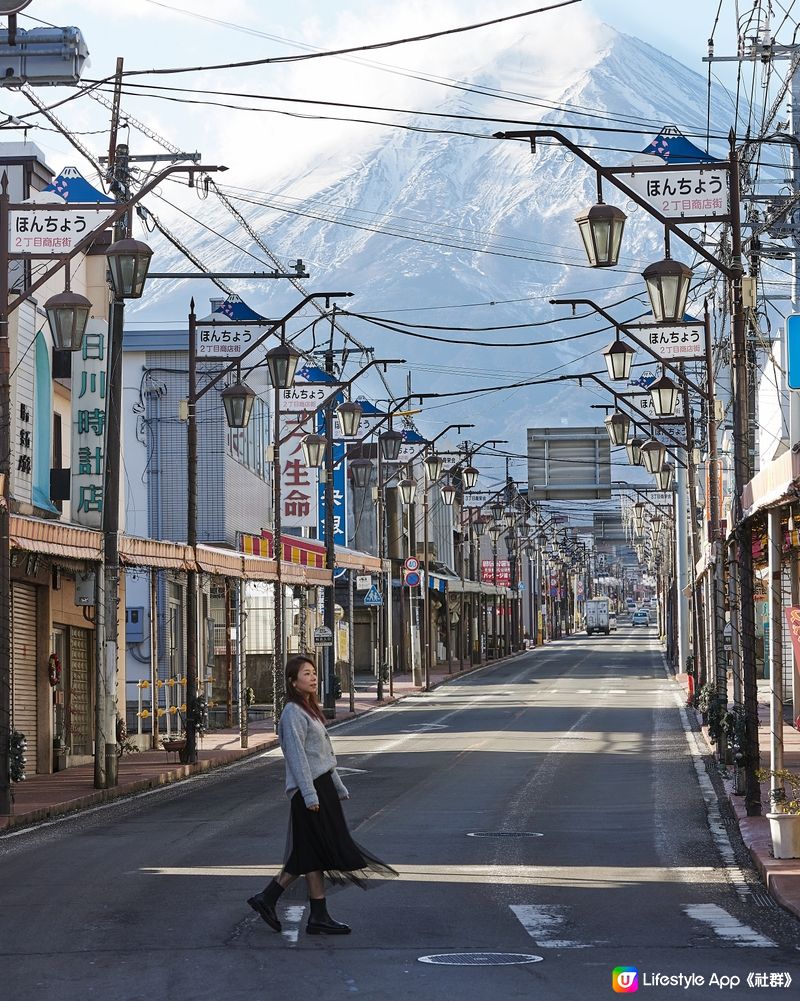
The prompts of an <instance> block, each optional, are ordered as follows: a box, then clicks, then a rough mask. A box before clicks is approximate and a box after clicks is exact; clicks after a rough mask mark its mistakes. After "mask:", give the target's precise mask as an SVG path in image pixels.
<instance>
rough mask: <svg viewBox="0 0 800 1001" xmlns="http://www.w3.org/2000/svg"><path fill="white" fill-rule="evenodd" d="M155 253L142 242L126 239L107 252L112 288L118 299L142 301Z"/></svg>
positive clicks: (112, 246)
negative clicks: (151, 259) (151, 260)
mask: <svg viewBox="0 0 800 1001" xmlns="http://www.w3.org/2000/svg"><path fill="white" fill-rule="evenodd" d="M152 256H153V251H152V250H151V249H150V247H148V246H147V244H146V243H142V241H141V240H133V239H131V238H130V237H125V238H124V239H122V240H117V241H116V242H115V243H112V244H111V246H110V247H109V248H108V250H107V251H106V259H107V261H108V270H109V271H110V272H111V287H112V288H113V289H114V295H115V296H116V297H117V298H118V299H140V298H141V296H142V292H144V283H145V281H146V280H147V272H148V270H149V269H150V258H151V257H152Z"/></svg>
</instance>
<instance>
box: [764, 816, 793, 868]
mask: <svg viewBox="0 0 800 1001" xmlns="http://www.w3.org/2000/svg"><path fill="white" fill-rule="evenodd" d="M767 820H768V821H769V832H770V835H771V836H772V854H773V855H774V856H775V858H800V813H768V814H767Z"/></svg>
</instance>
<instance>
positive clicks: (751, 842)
mask: <svg viewBox="0 0 800 1001" xmlns="http://www.w3.org/2000/svg"><path fill="white" fill-rule="evenodd" d="M676 680H678V681H679V682H682V687H683V690H684V691H685V690H686V675H678V676H677V677H676ZM769 703H770V689H769V681H763V680H762V681H759V683H758V746H759V749H760V751H761V765H762V768H768V767H769V747H770V725H769ZM698 719H699V714H698ZM702 730H703V736H704V737H705V739H706V742H707V743H708V746H709V748H712V749H713V747H714V745H713V744H711V742H710V741H709V739H708V728H707V727H703V728H702ZM783 758H784V767H785V768H788V769H789V770H790V771H793V772H800V731H798V730H796V729H795V728H794V727H793V726H791V725H789V724H788V723H786V724H784V727H783ZM723 784H724V786H725V792H726V793H727V795H728V800H729V801H730V804H731V806H732V807H733V810H734V813H735V814H736V819H737V821H738V823H739V830H740V831H741V834H742V839H743V841H744V843H745V846H746V847H747V850H748V851H749V852H750V856H751V858H752V859H753V863H754V864H755V867H756V869H757V870H758V872H759V875H760V876H761V879H762V880H763V882H764V885H765V886H766V888H767V891H768V892H769V894H770V896H771V897H773V898H774V899H775V900H776V901H777V902H778V903H779V904H780V905H781V906H782V907H785V908H786V910H787V911H790V912H791V913H792V914H795V915H796V916H797V917H800V859H776V858H773V856H772V839H771V837H770V833H769V821H768V820H767V818H766V814H767V813H769V812H770V810H771V807H770V801H769V791H770V785H769V783H768V782H762V784H761V805H762V811H763V812H762V815H761V816H760V817H748V816H747V813H746V811H745V806H744V796H743V795H741V794H737V793H734V791H733V777H732V776H731V778H729V779H723Z"/></svg>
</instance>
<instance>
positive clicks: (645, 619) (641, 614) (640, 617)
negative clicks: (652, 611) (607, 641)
mask: <svg viewBox="0 0 800 1001" xmlns="http://www.w3.org/2000/svg"><path fill="white" fill-rule="evenodd" d="M631 625H632V626H649V625H650V616H649V614H648V613H647V612H646V611H645V610H644V609H643V608H638V609H637V610H636V611H635V612H634V613H633V615H632V616H631Z"/></svg>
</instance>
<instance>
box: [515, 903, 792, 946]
mask: <svg viewBox="0 0 800 1001" xmlns="http://www.w3.org/2000/svg"><path fill="white" fill-rule="evenodd" d="M509 909H510V910H511V911H512V912H513V914H514V916H515V917H516V918H517V920H518V921H519V923H520V924H521V925H522V927H523V928H524V929H525V931H526V932H527V933H528V935H530V937H531V938H532V939H533V940H534V941H535V942H536V944H537V946H538V947H539V948H540V949H590V948H592V946H596V945H600V944H601V943H599V942H580V941H578V940H576V939H570V938H566V937H563V936H564V932H565V930H566V927H565V926H566V924H567V920H568V916H569V912H570V910H571V908H570V907H567V906H563V905H561V904H509ZM681 909H682V910H683V912H684V913H685V914H686V915H687V917H689V918H691V919H692V920H694V921H699V922H701V923H702V924H704V925H707V926H708V927H709V928H710V929H711V930H712V931H713V932H714V934H715V935H717V936H718V937H719V938H720V939H722V940H723V941H724V942H727V943H729V944H731V945H739V946H745V947H750V948H757V949H775V948H777V946H776V944H775V942H773V941H772V939H770V938H767V937H766V936H765V935H762V934H761V933H760V932H757V931H756V930H755V929H754V928H750V927H749V926H748V925H745V924H742V922H741V921H739V920H738V919H737V918H735V917H734V916H733V915H732V914H729V913H728V912H727V911H726V910H725V908H723V907H719V906H718V905H717V904H683V905H682V906H681Z"/></svg>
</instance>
